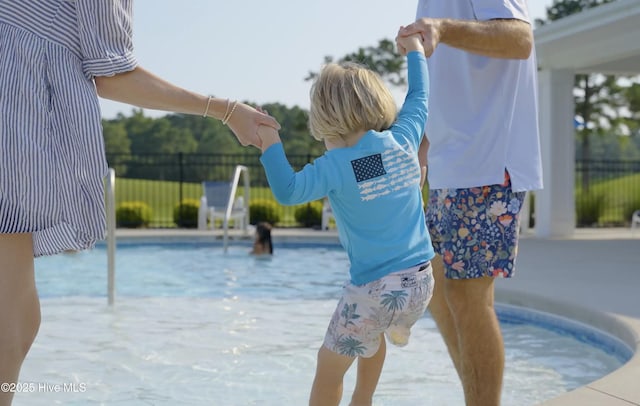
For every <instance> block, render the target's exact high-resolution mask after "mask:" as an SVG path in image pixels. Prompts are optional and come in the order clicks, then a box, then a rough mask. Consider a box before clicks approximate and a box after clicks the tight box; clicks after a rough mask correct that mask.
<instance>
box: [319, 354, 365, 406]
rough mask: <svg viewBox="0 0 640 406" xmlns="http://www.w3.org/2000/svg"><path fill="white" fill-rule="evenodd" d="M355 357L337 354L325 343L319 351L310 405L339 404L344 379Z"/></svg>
mask: <svg viewBox="0 0 640 406" xmlns="http://www.w3.org/2000/svg"><path fill="white" fill-rule="evenodd" d="M354 360H355V358H353V357H347V356H345V355H340V354H337V353H335V352H333V351H331V350H329V349H328V348H326V347H325V346H324V345H323V346H322V347H320V350H319V351H318V365H317V367H316V377H315V378H314V380H313V387H312V388H311V397H310V399H309V406H338V405H339V404H340V400H341V399H342V380H343V378H344V374H345V373H346V372H347V370H348V369H349V367H350V366H351V364H352V363H353V361H354Z"/></svg>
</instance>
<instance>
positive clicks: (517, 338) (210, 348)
mask: <svg viewBox="0 0 640 406" xmlns="http://www.w3.org/2000/svg"><path fill="white" fill-rule="evenodd" d="M248 250H249V246H248V245H247V244H242V245H233V246H231V247H230V249H229V252H228V253H227V254H223V252H222V248H221V247H220V246H219V245H218V246H216V245H212V244H210V243H206V242H190V243H185V242H178V241H166V240H165V241H163V242H159V241H150V242H144V243H139V242H126V243H121V244H119V246H118V251H117V258H118V259H117V276H116V280H117V282H116V286H117V298H116V305H115V306H114V307H113V308H110V307H109V306H107V304H106V303H107V300H106V254H105V249H104V247H98V248H97V249H95V250H93V251H91V252H83V253H78V254H71V255H60V256H55V257H47V258H40V259H38V260H37V262H36V267H37V272H36V275H37V284H38V289H39V291H40V293H41V297H42V298H43V299H42V303H43V306H42V307H43V323H42V327H41V330H40V335H39V336H38V338H37V340H36V343H35V344H34V346H33V349H32V351H31V353H30V355H29V358H28V359H27V361H26V362H25V365H24V367H23V371H22V375H21V382H34V383H46V384H50V385H65V384H66V385H69V384H72V383H75V384H77V385H78V386H75V387H76V388H80V389H83V388H84V390H77V391H66V392H65V391H61V392H52V391H49V392H46V391H45V392H38V393H21V394H18V395H16V404H22V403H24V404H29V405H50V404H56V402H58V403H60V404H65V405H93V404H95V405H98V404H118V405H140V404H149V405H169V404H171V405H175V404H185V405H212V404H213V405H225V406H226V405H238V406H240V405H267V406H268V405H284V404H287V405H300V404H305V403H306V401H307V397H308V391H309V389H310V385H311V380H312V379H313V372H314V369H315V354H316V351H317V348H318V346H319V345H320V343H321V340H322V337H323V335H324V331H325V329H326V326H327V323H328V321H329V318H330V315H331V313H332V312H333V309H334V306H335V304H336V297H337V295H338V294H339V293H340V288H341V286H342V283H343V281H344V279H345V275H346V266H347V259H346V256H345V255H344V253H343V252H342V250H341V249H340V248H337V247H333V246H326V245H325V246H321V245H308V244H307V245H304V244H292V245H284V244H280V245H279V246H277V247H276V255H275V256H274V257H273V258H272V259H256V258H253V257H250V256H248V255H247V252H248ZM499 313H500V317H501V326H502V329H503V333H504V337H505V342H506V359H507V366H506V371H505V382H504V392H503V405H506V406H509V405H513V406H527V405H534V404H538V403H540V402H541V401H543V400H545V399H549V398H552V397H555V396H557V395H559V394H562V393H564V392H566V391H568V390H571V389H574V388H576V387H578V386H581V385H584V384H585V383H587V382H590V381H593V380H595V379H597V378H599V377H601V376H603V375H605V374H607V373H608V372H610V371H612V370H614V369H616V368H618V367H619V366H620V365H621V364H622V363H624V362H625V361H626V359H628V357H630V356H631V351H630V350H629V349H628V348H626V347H625V346H624V345H622V344H621V343H619V342H618V341H617V340H616V339H614V338H613V337H610V336H607V335H605V334H603V333H599V332H596V331H594V330H591V329H588V328H586V327H584V326H581V325H578V324H577V323H576V324H570V323H569V322H568V321H564V320H561V319H556V318H554V317H552V316H550V315H546V314H540V313H536V312H528V311H524V310H523V309H519V308H513V307H509V306H500V307H499ZM388 353H389V356H388V358H387V363H386V365H385V370H384V371H383V374H382V378H381V382H380V385H379V390H378V392H377V395H376V398H375V404H376V405H394V406H396V405H398V406H402V405H423V404H425V405H427V404H428V405H455V404H462V403H463V396H462V391H461V388H460V386H459V383H458V379H457V376H456V374H455V371H454V369H453V367H452V365H451V362H450V360H449V357H448V355H447V352H446V348H445V346H444V343H443V342H442V339H441V338H440V335H439V333H438V331H437V329H436V327H435V324H434V322H433V320H432V319H431V318H430V317H428V316H425V317H424V318H423V319H421V320H420V321H419V322H418V324H417V325H416V327H415V328H414V330H413V333H412V337H411V341H410V343H409V345H408V346H407V347H405V348H402V349H398V348H394V347H389V351H388ZM352 372H355V371H350V372H349V374H348V375H347V379H346V381H345V398H348V393H349V389H350V388H352V387H353V383H354V374H353V373H352ZM68 387H73V386H68ZM346 403H348V402H346V401H345V404H346Z"/></svg>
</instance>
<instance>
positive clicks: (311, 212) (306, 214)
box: [293, 201, 322, 227]
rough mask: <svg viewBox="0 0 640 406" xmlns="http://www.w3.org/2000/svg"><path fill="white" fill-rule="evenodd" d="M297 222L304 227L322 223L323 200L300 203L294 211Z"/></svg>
mask: <svg viewBox="0 0 640 406" xmlns="http://www.w3.org/2000/svg"><path fill="white" fill-rule="evenodd" d="M293 216H294V218H295V219H296V222H297V223H299V224H300V225H302V226H303V227H314V226H320V225H321V224H322V202H321V201H315V202H309V203H306V204H303V205H300V206H298V207H296V208H295V211H294V213H293Z"/></svg>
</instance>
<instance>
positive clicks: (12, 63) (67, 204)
mask: <svg viewBox="0 0 640 406" xmlns="http://www.w3.org/2000/svg"><path fill="white" fill-rule="evenodd" d="M131 8H132V4H131V1H128V0H38V1H26V0H1V1H0V234H5V233H33V241H34V256H36V257H37V256H40V255H49V254H55V253H58V252H61V251H64V250H81V249H85V248H89V247H92V246H93V245H94V243H95V242H96V240H98V239H101V238H103V237H104V234H105V214H104V184H103V180H104V176H105V174H106V170H107V165H106V160H105V154H104V141H103V137H102V126H101V115H100V105H99V103H98V96H97V93H96V89H95V85H94V82H93V78H94V77H95V76H110V75H114V74H117V73H120V72H126V71H130V70H132V69H134V68H135V67H136V65H137V62H136V60H135V58H134V56H133V45H132V32H131Z"/></svg>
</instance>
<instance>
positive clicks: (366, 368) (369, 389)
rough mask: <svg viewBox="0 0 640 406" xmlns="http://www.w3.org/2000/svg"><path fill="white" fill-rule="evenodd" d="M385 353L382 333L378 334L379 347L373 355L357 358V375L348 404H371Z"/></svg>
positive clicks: (365, 405)
mask: <svg viewBox="0 0 640 406" xmlns="http://www.w3.org/2000/svg"><path fill="white" fill-rule="evenodd" d="M386 355H387V344H386V340H385V339H384V335H383V334H380V347H379V348H378V352H376V353H375V354H374V355H373V357H369V358H363V357H359V358H358V375H357V378H356V388H355V389H354V391H353V396H352V397H351V403H350V404H349V406H371V405H372V404H373V393H374V392H375V391H376V386H378V380H379V379H380V374H381V373H382V366H383V365H384V358H385V356H386Z"/></svg>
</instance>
